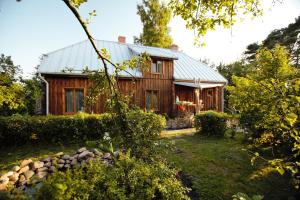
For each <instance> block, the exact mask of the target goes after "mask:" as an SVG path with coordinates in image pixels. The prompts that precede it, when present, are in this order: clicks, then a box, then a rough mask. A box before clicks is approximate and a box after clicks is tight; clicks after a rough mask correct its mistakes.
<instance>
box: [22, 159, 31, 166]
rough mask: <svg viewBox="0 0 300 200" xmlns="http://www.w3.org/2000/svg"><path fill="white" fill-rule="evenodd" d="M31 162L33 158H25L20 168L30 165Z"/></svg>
mask: <svg viewBox="0 0 300 200" xmlns="http://www.w3.org/2000/svg"><path fill="white" fill-rule="evenodd" d="M30 163H32V160H31V159H27V160H23V161H22V162H21V165H20V168H23V167H25V166H27V165H29V164H30Z"/></svg>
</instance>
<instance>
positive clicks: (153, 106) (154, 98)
mask: <svg viewBox="0 0 300 200" xmlns="http://www.w3.org/2000/svg"><path fill="white" fill-rule="evenodd" d="M158 92H159V91H158V90H147V91H146V109H147V110H155V111H157V110H159V109H158V101H159V99H158Z"/></svg>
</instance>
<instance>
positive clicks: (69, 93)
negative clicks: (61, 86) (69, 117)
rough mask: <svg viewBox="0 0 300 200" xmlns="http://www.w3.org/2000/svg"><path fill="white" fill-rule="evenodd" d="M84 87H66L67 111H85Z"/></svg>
mask: <svg viewBox="0 0 300 200" xmlns="http://www.w3.org/2000/svg"><path fill="white" fill-rule="evenodd" d="M83 98H84V91H83V89H76V88H70V89H65V112H66V113H76V112H78V111H83V106H84V99H83Z"/></svg>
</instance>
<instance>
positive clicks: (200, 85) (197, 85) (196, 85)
mask: <svg viewBox="0 0 300 200" xmlns="http://www.w3.org/2000/svg"><path fill="white" fill-rule="evenodd" d="M174 84H175V85H182V86H186V87H193V88H201V89H204V88H214V87H221V86H223V84H220V83H191V82H178V81H174Z"/></svg>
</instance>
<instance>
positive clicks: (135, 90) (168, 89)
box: [44, 60, 175, 115]
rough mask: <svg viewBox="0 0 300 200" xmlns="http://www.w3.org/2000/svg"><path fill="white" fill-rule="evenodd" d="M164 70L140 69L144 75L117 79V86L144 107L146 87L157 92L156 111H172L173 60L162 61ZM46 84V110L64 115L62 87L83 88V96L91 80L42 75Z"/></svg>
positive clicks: (101, 103) (97, 108)
mask: <svg viewBox="0 0 300 200" xmlns="http://www.w3.org/2000/svg"><path fill="white" fill-rule="evenodd" d="M163 63H164V64H163V70H162V71H163V72H162V73H160V74H158V73H155V74H154V73H151V72H150V71H143V72H142V74H143V78H140V79H135V81H134V82H133V81H132V79H130V78H119V79H118V85H119V89H120V91H121V92H122V93H123V94H126V95H132V102H133V103H134V104H135V105H137V106H139V107H141V108H145V93H146V91H147V90H157V91H159V111H158V112H159V113H168V114H170V113H172V111H173V103H174V102H175V97H174V95H172V86H173V61H172V60H163ZM44 76H45V78H46V80H47V82H48V83H49V113H50V114H53V115H63V114H66V113H65V112H64V111H65V92H64V91H65V89H66V88H79V89H80V88H82V89H84V96H87V95H88V88H89V87H90V86H91V82H90V81H89V80H88V79H87V77H84V76H77V77H76V76H73V77H71V76H57V75H44ZM104 104H105V97H104V96H100V97H99V100H98V101H97V103H96V104H95V105H94V107H93V112H94V113H103V112H105V105H104Z"/></svg>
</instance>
